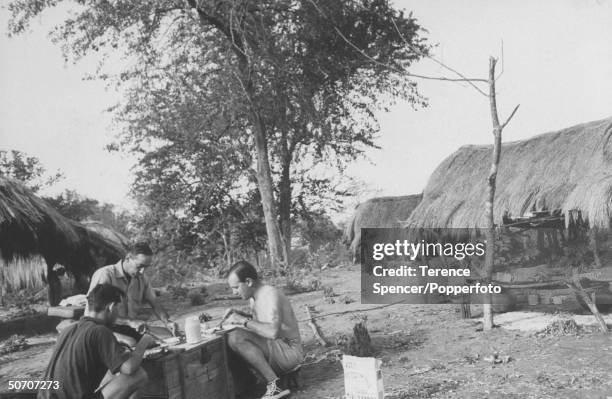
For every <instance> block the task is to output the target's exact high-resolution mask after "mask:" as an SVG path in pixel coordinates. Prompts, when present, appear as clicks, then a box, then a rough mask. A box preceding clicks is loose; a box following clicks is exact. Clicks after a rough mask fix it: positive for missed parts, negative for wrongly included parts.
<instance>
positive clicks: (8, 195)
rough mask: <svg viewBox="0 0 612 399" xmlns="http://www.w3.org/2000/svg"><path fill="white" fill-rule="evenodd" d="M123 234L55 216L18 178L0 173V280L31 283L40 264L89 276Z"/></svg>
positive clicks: (118, 250)
mask: <svg viewBox="0 0 612 399" xmlns="http://www.w3.org/2000/svg"><path fill="white" fill-rule="evenodd" d="M126 244H127V239H126V238H125V237H123V236H122V235H120V234H118V233H116V232H114V231H112V230H111V229H110V228H108V227H106V226H104V225H103V224H101V223H99V222H87V223H85V224H81V223H78V222H75V221H73V220H70V219H68V218H66V217H64V216H62V215H60V214H59V213H58V212H57V211H56V210H55V209H53V208H52V207H51V206H49V205H48V204H47V203H46V202H45V201H44V200H42V199H41V198H39V197H37V196H36V195H34V194H33V193H32V192H31V191H30V190H29V189H27V188H26V187H24V186H23V185H22V184H21V183H19V182H16V181H14V180H9V179H6V178H2V177H0V267H1V268H2V272H1V273H0V277H2V280H1V282H0V284H2V285H3V286H4V288H19V286H24V285H27V286H37V285H39V284H40V283H41V281H43V279H44V275H45V274H46V273H41V268H42V267H41V257H42V260H43V261H44V263H46V264H49V265H51V266H53V265H54V264H61V265H63V266H65V267H66V269H67V270H68V271H70V272H72V273H73V274H75V275H91V273H93V271H95V269H97V268H98V267H100V266H103V265H105V264H110V263H114V262H117V261H118V260H119V259H120V258H121V257H123V255H124V254H125V250H126Z"/></svg>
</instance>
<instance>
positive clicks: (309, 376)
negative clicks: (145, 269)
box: [0, 266, 612, 399]
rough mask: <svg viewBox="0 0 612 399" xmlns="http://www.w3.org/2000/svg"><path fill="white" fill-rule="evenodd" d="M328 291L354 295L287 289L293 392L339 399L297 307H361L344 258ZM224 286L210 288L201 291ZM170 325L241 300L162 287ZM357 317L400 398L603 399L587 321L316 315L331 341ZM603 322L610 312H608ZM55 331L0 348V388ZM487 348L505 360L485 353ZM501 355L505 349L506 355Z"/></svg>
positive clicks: (605, 387) (31, 367)
mask: <svg viewBox="0 0 612 399" xmlns="http://www.w3.org/2000/svg"><path fill="white" fill-rule="evenodd" d="M318 277H319V278H320V280H321V282H322V283H323V285H326V286H332V287H333V290H334V292H335V293H337V294H339V295H346V296H348V297H349V298H352V299H354V300H355V302H353V303H350V304H344V303H333V304H330V303H326V301H325V298H324V296H323V293H322V291H315V292H309V293H302V294H295V295H291V296H290V298H291V300H292V302H293V305H294V308H295V309H296V312H297V314H298V318H299V319H300V320H301V323H300V327H301V333H302V337H303V340H304V342H305V345H306V350H307V361H306V365H304V367H303V368H302V372H301V374H300V381H299V382H300V385H301V389H300V390H298V391H296V392H293V393H292V397H293V398H295V399H305V398H342V397H343V394H344V380H343V373H342V366H341V364H340V362H339V361H338V353H339V351H338V348H337V347H329V348H323V347H321V346H320V345H318V344H317V342H316V340H315V339H314V338H313V334H312V332H311V330H310V328H309V327H308V325H307V323H306V321H305V319H306V314H305V311H304V305H306V304H309V305H315V306H316V310H317V311H318V312H319V314H328V313H333V312H343V311H347V310H358V309H368V308H372V307H374V305H362V304H360V303H359V290H360V287H359V284H360V278H359V270H358V267H357V266H346V267H339V268H334V269H329V270H325V271H323V272H321V273H320V275H319V276H318ZM215 289H217V290H223V289H224V288H223V285H216V286H214V287H213V286H209V293H213V292H214V290H215ZM162 300H163V303H164V305H165V306H167V307H168V308H169V309H170V310H171V313H173V314H175V315H177V314H179V315H180V317H179V318H178V320H179V323H180V322H182V321H183V320H184V318H185V317H186V316H188V315H191V314H199V313H201V312H206V313H209V314H210V315H211V316H212V317H213V318H219V317H220V315H221V314H222V313H223V311H224V310H225V309H226V308H227V307H228V306H236V305H239V304H240V301H236V300H224V301H211V302H209V303H206V304H204V305H202V306H197V307H194V306H190V305H189V301H188V300H185V299H183V300H181V301H177V300H173V299H172V298H170V296H169V295H166V294H165V295H162ZM361 315H367V325H368V329H369V331H370V334H371V337H372V343H373V347H374V350H375V356H376V357H378V358H379V359H381V360H382V361H383V366H382V373H383V378H384V386H385V397H386V398H390V399H402V398H612V379H610V371H611V370H612V335H606V334H602V333H599V332H597V331H596V330H595V328H594V327H591V326H589V325H587V326H585V327H582V328H580V329H579V330H578V332H576V333H573V334H571V335H556V334H547V333H542V332H538V331H541V330H542V329H543V328H545V327H546V326H547V325H548V324H549V323H550V322H552V321H554V320H556V319H558V318H559V317H561V318H564V317H571V315H553V314H546V313H536V312H528V311H521V312H511V313H507V314H504V315H499V316H498V317H497V319H496V321H497V323H500V324H501V327H499V328H496V329H495V330H494V331H492V332H489V333H484V332H482V331H479V326H480V323H479V320H478V319H476V318H473V319H467V320H466V319H461V317H460V315H459V310H458V308H457V307H456V306H455V305H393V306H389V307H386V308H383V309H377V310H372V311H363V312H357V313H349V314H341V315H332V316H328V317H325V318H322V319H319V323H320V325H321V327H322V329H323V331H324V333H325V335H326V336H327V338H329V339H330V340H331V341H334V342H335V341H336V339H337V337H338V336H339V335H341V334H351V331H352V327H353V325H354V324H355V323H356V322H357V320H358V319H359V318H360V316H361ZM592 319H593V317H592V316H588V315H584V316H577V318H576V321H577V322H578V323H579V324H592ZM607 320H608V322H609V323H610V324H612V318H610V319H607ZM54 338H55V337H54V335H53V334H49V335H45V336H38V337H34V338H30V343H32V346H31V347H29V348H28V349H27V350H25V351H22V352H16V353H11V354H8V355H4V356H0V392H2V391H5V390H6V389H7V387H8V380H16V379H36V378H39V377H41V376H42V372H43V369H44V368H45V366H46V364H47V362H48V358H49V355H50V351H51V349H52V347H53V343H54ZM494 354H497V355H498V358H500V359H501V358H504V360H506V362H503V363H500V364H494V363H492V362H490V361H488V360H490V357H491V356H492V355H494ZM506 356H507V357H506Z"/></svg>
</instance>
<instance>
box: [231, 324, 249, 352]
mask: <svg viewBox="0 0 612 399" xmlns="http://www.w3.org/2000/svg"><path fill="white" fill-rule="evenodd" d="M246 338H247V334H246V333H245V332H244V331H243V330H242V329H240V328H236V329H235V330H232V331H230V332H229V333H228V334H227V345H228V346H229V347H230V348H231V349H232V350H234V351H237V350H238V348H239V347H240V346H241V345H242V344H244V342H245V340H246Z"/></svg>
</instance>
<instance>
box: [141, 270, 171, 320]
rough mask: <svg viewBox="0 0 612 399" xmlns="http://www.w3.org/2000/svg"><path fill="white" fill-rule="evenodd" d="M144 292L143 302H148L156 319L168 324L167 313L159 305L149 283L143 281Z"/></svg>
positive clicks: (168, 317)
mask: <svg viewBox="0 0 612 399" xmlns="http://www.w3.org/2000/svg"><path fill="white" fill-rule="evenodd" d="M145 284H146V287H145V292H144V300H145V301H146V302H148V303H149V304H150V305H151V307H152V308H153V313H155V316H157V318H158V319H160V320H161V321H163V322H164V323H168V322H170V316H169V315H168V311H166V309H164V307H163V306H162V305H161V303H159V301H158V300H157V298H156V296H155V292H154V291H153V287H151V285H150V284H149V281H148V280H146V279H145Z"/></svg>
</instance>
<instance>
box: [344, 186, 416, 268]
mask: <svg viewBox="0 0 612 399" xmlns="http://www.w3.org/2000/svg"><path fill="white" fill-rule="evenodd" d="M421 198H422V195H421V194H414V195H405V196H398V197H379V198H372V199H369V200H367V201H365V202H363V203H361V204H359V205H357V206H356V207H355V212H354V214H353V217H352V218H351V220H350V222H349V223H348V224H347V225H346V229H345V230H344V242H345V243H346V244H348V245H349V248H350V251H351V254H353V259H354V260H355V261H356V260H358V259H359V251H360V246H361V229H362V228H368V227H369V228H373V227H402V226H403V225H404V223H405V222H406V221H407V220H408V218H409V217H410V214H411V213H412V211H413V210H414V209H415V208H416V207H417V205H418V204H419V202H421Z"/></svg>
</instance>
